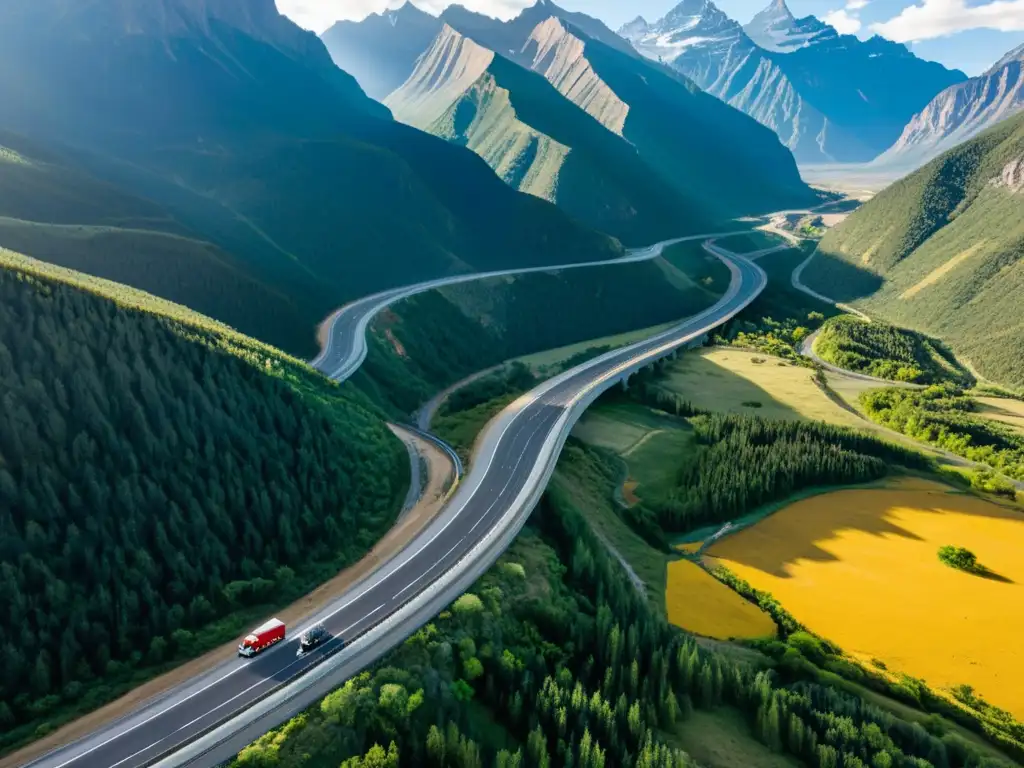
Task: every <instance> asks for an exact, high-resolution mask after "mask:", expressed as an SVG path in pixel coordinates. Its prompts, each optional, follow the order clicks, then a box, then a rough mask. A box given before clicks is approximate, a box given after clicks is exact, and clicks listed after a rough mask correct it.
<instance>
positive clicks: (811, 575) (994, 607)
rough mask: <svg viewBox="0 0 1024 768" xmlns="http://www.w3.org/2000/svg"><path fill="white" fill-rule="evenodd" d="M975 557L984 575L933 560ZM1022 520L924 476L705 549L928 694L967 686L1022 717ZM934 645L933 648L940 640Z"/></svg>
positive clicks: (804, 509)
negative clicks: (924, 686)
mask: <svg viewBox="0 0 1024 768" xmlns="http://www.w3.org/2000/svg"><path fill="white" fill-rule="evenodd" d="M946 544H955V545H957V546H962V547H967V548H968V549H970V550H972V551H973V552H975V553H976V554H977V556H978V559H979V562H980V563H982V564H983V565H984V566H985V567H986V568H988V569H989V570H990V571H991V573H992V576H991V578H984V577H981V576H976V575H971V574H968V573H964V572H961V571H957V570H954V569H952V568H949V567H947V566H945V565H943V564H942V563H940V562H939V560H938V557H937V551H938V549H939V547H940V546H943V545H946ZM1022 549H1024V514H1022V511H1021V510H1020V508H1018V507H1010V506H1003V505H998V504H995V503H992V502H989V501H985V500H982V499H979V498H977V497H975V496H972V495H969V494H965V493H961V492H958V491H955V490H953V489H951V488H949V487H948V486H944V485H941V484H938V483H934V482H931V481H927V480H919V479H907V480H904V481H902V482H900V483H899V484H897V485H895V486H894V487H891V488H888V489H870V490H843V491H837V492H835V493H830V494H824V495H818V496H815V497H812V498H809V499H806V500H803V501H798V502H796V503H794V504H791V505H790V506H788V507H786V508H785V509H783V510H781V511H779V512H777V513H776V514H774V515H772V516H770V517H768V518H767V519H765V520H764V521H763V522H761V523H759V524H758V525H755V526H753V527H751V528H748V529H746V530H743V531H741V532H739V533H737V534H736V535H734V536H730V537H728V538H726V539H723V540H722V541H720V542H718V543H716V544H715V545H714V546H713V547H711V549H710V553H709V554H710V555H712V556H713V557H714V558H715V559H716V560H717V561H718V562H720V563H721V564H723V565H725V566H726V567H728V568H729V569H730V570H731V571H733V572H734V573H735V574H736V575H737V576H739V577H740V578H743V579H745V580H747V581H749V582H750V583H751V584H752V585H753V586H755V587H757V588H758V589H762V590H765V591H768V592H771V593H772V594H773V595H774V596H775V597H776V598H777V599H778V600H779V601H780V602H781V603H782V605H783V606H785V607H786V608H787V609H788V610H789V611H790V613H792V614H793V615H794V616H795V617H796V619H797V620H798V621H800V622H802V623H804V624H805V625H807V627H808V628H809V629H811V630H812V631H814V632H816V633H818V634H820V635H821V636H823V637H826V638H828V639H829V640H831V641H833V642H835V643H837V644H838V645H839V646H840V647H841V648H843V649H844V650H845V651H847V652H849V653H851V654H852V655H854V656H856V657H858V658H861V659H863V660H870V659H872V658H877V659H881V660H883V661H884V662H885V663H886V665H887V667H888V668H889V670H891V671H893V672H897V673H898V672H905V673H907V674H910V675H913V676H915V677H920V678H923V679H924V680H925V681H926V682H928V683H929V684H930V685H931V686H932V687H934V688H937V689H940V690H941V689H949V688H951V687H953V686H955V685H960V684H964V683H966V684H970V685H973V686H974V687H975V688H976V690H977V691H978V693H979V694H980V695H981V696H982V697H984V698H985V699H987V700H988V701H990V702H991V703H992V704H994V705H996V706H1000V707H1003V708H1004V709H1007V710H1009V711H1010V712H1011V713H1013V714H1014V715H1016V716H1017V717H1021V716H1024V648H1022V647H1021V646H1020V643H1019V638H1020V637H1021V635H1022V634H1024V612H1022V611H1019V610H1011V609H1010V606H1020V605H1024V562H1022V561H1021V558H1020V552H1021V551H1022ZM939 638H941V642H940V641H939Z"/></svg>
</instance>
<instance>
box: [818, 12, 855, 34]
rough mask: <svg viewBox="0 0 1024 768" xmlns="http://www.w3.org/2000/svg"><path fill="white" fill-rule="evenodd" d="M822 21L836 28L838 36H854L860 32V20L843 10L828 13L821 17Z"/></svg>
mask: <svg viewBox="0 0 1024 768" xmlns="http://www.w3.org/2000/svg"><path fill="white" fill-rule="evenodd" d="M822 21H824V22H825V23H826V24H830V25H831V26H833V27H835V28H836V32H838V33H839V34H840V35H855V34H857V32H859V31H860V27H861V24H860V19H858V18H857V17H856V16H851V15H850V14H849V13H847V11H846V9H845V8H840V9H839V10H838V11H829V12H828V13H826V14H825V15H824V16H823V17H822Z"/></svg>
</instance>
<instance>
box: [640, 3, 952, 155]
mask: <svg viewBox="0 0 1024 768" xmlns="http://www.w3.org/2000/svg"><path fill="white" fill-rule="evenodd" d="M621 32H622V34H624V35H626V36H627V37H628V38H629V39H630V40H632V42H633V44H634V45H635V46H636V48H637V49H638V50H639V51H640V52H641V53H643V54H644V55H645V56H648V57H650V58H653V59H655V60H660V61H663V62H664V63H666V64H669V65H670V66H672V67H673V68H674V69H676V70H678V71H679V72H682V73H683V74H685V75H686V76H687V77H690V78H691V79H693V80H694V82H696V83H697V85H699V86H700V87H701V88H703V89H704V90H706V91H707V92H709V93H711V94H713V95H715V96H717V97H718V98H720V99H722V100H723V101H725V102H727V103H728V104H731V105H732V106H734V107H736V108H737V109H740V110H742V111H744V112H746V113H747V114H749V115H751V116H752V117H754V118H755V119H757V120H758V121H759V122H761V123H762V124H764V125H766V126H768V127H770V128H771V129H772V130H774V131H775V132H776V133H777V134H778V136H779V137H780V139H781V140H782V141H783V143H784V144H786V146H787V147H789V148H790V149H791V150H792V151H793V153H794V155H795V156H796V158H797V160H798V161H799V162H807V163H809V162H837V161H841V162H847V161H866V160H870V159H872V158H874V157H875V156H877V155H878V154H879V153H881V152H882V151H883V150H884V149H886V148H887V147H888V146H889V145H890V144H891V143H892V142H893V141H894V140H895V139H896V137H897V136H898V135H899V132H900V131H901V130H902V128H903V126H904V125H905V124H906V122H907V120H908V119H909V118H910V117H911V115H913V114H914V112H915V111H917V110H918V109H920V108H921V107H923V106H924V105H925V104H926V103H927V102H928V101H929V100H930V99H931V98H932V97H933V96H934V95H935V94H936V93H938V92H939V91H941V90H942V89H943V88H946V87H947V86H949V85H951V84H953V83H956V82H959V81H962V80H963V79H965V76H964V75H963V73H961V72H951V71H948V70H946V69H945V68H943V67H942V66H941V65H938V64H935V63H932V62H925V61H922V60H920V59H918V58H916V57H915V56H914V55H913V54H911V53H910V51H909V50H907V48H906V47H905V46H902V45H899V44H896V43H891V42H889V41H886V40H883V39H881V38H879V37H877V36H876V37H873V38H871V39H870V40H867V41H863V42H862V41H860V40H858V39H857V38H856V37H854V36H852V35H839V34H838V33H836V31H835V30H834V29H833V28H832V27H829V26H828V25H826V24H823V23H821V22H820V21H818V20H817V19H814V18H813V17H806V18H803V19H799V20H798V19H795V18H794V17H793V15H792V14H791V13H790V12H789V9H788V8H787V7H786V5H785V3H784V2H783V0H773V2H772V4H771V5H770V6H769V7H768V8H767V9H766V10H764V11H762V12H761V13H759V14H758V15H757V16H756V17H755V18H754V20H752V21H751V23H750V24H748V25H747V27H746V28H743V27H741V26H740V25H739V24H738V23H736V22H735V21H733V20H732V19H730V18H729V17H728V16H726V15H725V14H724V13H723V12H722V11H721V10H720V9H718V7H717V6H715V5H714V3H713V2H711V0H683V2H682V3H680V4H679V5H678V6H676V7H675V8H674V9H673V10H672V11H671V12H670V13H669V14H668V15H666V16H665V18H663V19H661V20H660V21H659V22H657V23H656V24H654V25H647V24H644V25H642V26H640V25H637V26H633V27H630V28H624V29H623V30H621ZM752 38H756V40H755V39H752Z"/></svg>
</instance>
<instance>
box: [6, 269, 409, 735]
mask: <svg viewBox="0 0 1024 768" xmlns="http://www.w3.org/2000/svg"><path fill="white" fill-rule="evenodd" d="M0 392H2V397H0V606H2V613H3V616H4V621H3V622H2V623H0V730H2V731H3V733H4V739H3V743H5V744H10V743H12V742H13V741H16V740H18V739H20V738H24V737H25V736H27V735H28V734H29V732H30V731H33V730H35V729H37V728H38V727H39V726H40V724H43V725H42V728H43V730H45V729H46V728H47V727H49V726H48V725H46V723H47V722H48V721H49V720H50V719H51V718H59V717H60V716H61V713H62V712H64V713H67V712H68V711H69V709H68V708H69V707H70V708H78V709H79V710H81V709H86V708H89V707H92V706H96V705H98V704H99V703H102V702H103V701H104V700H106V699H108V698H110V697H111V696H113V695H116V694H117V693H118V692H119V690H120V689H119V688H118V686H119V685H121V686H123V685H124V684H125V683H127V682H128V681H136V682H137V681H138V679H139V674H140V673H141V674H145V673H146V671H147V670H156V669H159V668H161V667H162V666H163V665H165V664H166V663H167V662H168V661H170V660H172V659H176V658H185V657H189V656H192V655H194V654H196V653H197V652H198V651H199V650H203V649H205V648H207V647H209V646H210V645H211V644H214V643H217V642H223V641H224V640H226V639H228V638H229V637H231V636H234V635H235V634H236V633H237V632H239V631H242V630H243V629H245V628H246V627H245V626H244V623H247V622H248V621H251V620H254V619H255V618H257V617H259V615H260V611H259V609H258V607H259V606H263V607H264V608H263V610H271V609H272V606H273V604H274V603H275V602H279V601H281V600H283V599H287V598H289V597H291V596H295V597H297V596H298V594H301V592H302V590H304V589H306V588H308V587H309V586H311V582H312V583H315V582H316V580H317V579H318V578H322V577H323V573H322V572H321V571H318V570H317V568H318V567H329V568H332V569H334V568H337V567H338V566H339V565H342V564H345V563H348V562H351V561H352V560H354V559H356V558H358V557H359V556H360V555H361V554H362V553H363V552H364V551H365V550H366V549H367V548H368V547H369V546H370V545H372V543H373V542H374V541H375V540H376V539H377V537H378V536H379V535H380V534H381V533H382V532H383V531H384V530H385V529H386V528H387V526H388V525H389V524H390V523H391V522H392V521H393V519H394V516H395V514H396V512H397V510H398V507H399V506H400V500H401V497H402V496H403V494H404V491H405V487H406V485H407V482H408V479H407V478H408V459H407V457H406V455H405V450H404V448H403V447H402V445H401V443H399V442H398V441H397V440H396V439H395V438H394V437H393V436H392V435H391V434H390V433H389V432H387V430H386V429H385V427H384V424H383V422H382V421H381V419H380V417H379V416H378V415H377V413H375V412H374V411H373V410H372V408H370V407H369V406H368V405H366V401H365V399H364V398H363V397H361V396H359V395H358V393H355V392H354V391H352V390H351V389H350V388H344V389H339V388H338V387H337V386H336V385H333V384H330V383H329V382H327V381H326V380H324V379H322V378H321V377H320V376H319V375H317V374H315V373H314V372H312V371H311V370H309V369H308V368H306V367H305V366H303V365H301V364H299V363H297V362H296V361H292V360H290V359H289V358H286V357H284V356H282V355H279V354H277V353H276V352H272V351H271V350H270V349H269V348H268V347H265V346H263V345H259V344H257V343H256V342H252V343H249V342H248V341H246V340H245V339H244V337H240V336H231V335H229V334H226V333H222V332H220V331H217V330H213V329H211V328H204V327H201V326H198V325H191V324H188V323H185V322H181V321H179V320H172V319H170V318H168V317H166V316H162V315H159V314H154V313H151V312H146V311H142V310H138V309H132V308H128V307H125V306H123V305H121V304H118V303H115V302H113V301H110V300H108V299H106V298H104V297H103V296H102V295H99V294H97V293H95V292H90V291H85V290H81V289H79V288H77V287H75V286H73V285H70V284H66V283H63V282H58V281H52V280H48V279H41V278H38V277H35V276H33V275H31V274H28V273H25V272H21V271H14V270H10V269H3V270H0ZM321 570H322V568H321ZM268 606H269V607H268ZM235 615H237V616H239V617H240V618H238V619H236V620H234V621H233V620H232V616H235Z"/></svg>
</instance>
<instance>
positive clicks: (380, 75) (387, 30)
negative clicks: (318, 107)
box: [321, 2, 442, 101]
mask: <svg viewBox="0 0 1024 768" xmlns="http://www.w3.org/2000/svg"><path fill="white" fill-rule="evenodd" d="M441 26H442V22H441V21H440V19H438V18H437V17H435V16H431V15H430V14H429V13H424V12H423V11H421V10H420V9H419V8H417V7H416V6H414V5H413V4H412V3H409V2H407V3H406V4H405V5H403V6H402V7H401V8H399V9H398V10H395V11H386V12H384V13H373V14H370V15H369V16H367V17H366V18H365V19H364V20H363V21H360V22H355V21H339V22H338V23H337V24H335V25H334V26H332V27H331V28H330V29H328V30H327V31H326V32H324V33H323V35H321V39H322V40H323V41H324V45H326V46H327V50H328V51H329V52H330V54H331V58H333V59H334V63H335V64H337V65H338V66H339V67H340V68H341V69H342V70H344V71H345V72H348V73H349V74H351V75H352V76H353V77H355V79H356V80H358V81H359V85H360V86H362V88H363V90H365V91H366V93H367V94H368V95H369V96H371V97H372V98H374V99H376V100H377V101H384V99H385V98H387V96H388V94H389V93H391V92H392V91H394V90H395V89H396V88H398V87H399V86H400V85H401V84H402V83H404V82H405V81H406V79H408V77H409V75H410V74H412V71H413V68H414V67H415V66H416V59H418V58H419V56H420V54H422V53H423V52H424V51H425V50H426V49H427V47H428V46H429V45H430V44H431V42H432V41H433V40H434V38H435V37H437V35H438V33H439V32H440V31H441ZM381 49H385V50H387V52H388V55H387V56H381V55H380V53H379V52H380V50H381Z"/></svg>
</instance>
